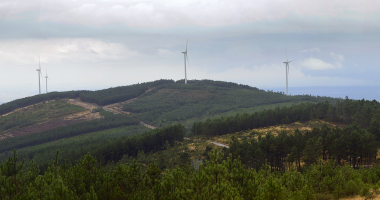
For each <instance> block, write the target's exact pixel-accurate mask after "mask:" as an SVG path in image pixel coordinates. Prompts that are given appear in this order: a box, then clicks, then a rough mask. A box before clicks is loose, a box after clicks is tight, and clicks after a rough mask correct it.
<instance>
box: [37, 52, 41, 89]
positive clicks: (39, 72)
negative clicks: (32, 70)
mask: <svg viewBox="0 0 380 200" xmlns="http://www.w3.org/2000/svg"><path fill="white" fill-rule="evenodd" d="M38 66H39V68H38V69H36V71H37V72H38V89H39V94H41V81H40V77H42V73H41V59H40V57H38Z"/></svg>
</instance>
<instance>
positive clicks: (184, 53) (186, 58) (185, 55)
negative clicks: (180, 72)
mask: <svg viewBox="0 0 380 200" xmlns="http://www.w3.org/2000/svg"><path fill="white" fill-rule="evenodd" d="M187 42H188V40H186V51H185V52H182V53H183V56H184V58H185V84H187V74H186V60H187V63H188V64H189V58H188V57H187Z"/></svg>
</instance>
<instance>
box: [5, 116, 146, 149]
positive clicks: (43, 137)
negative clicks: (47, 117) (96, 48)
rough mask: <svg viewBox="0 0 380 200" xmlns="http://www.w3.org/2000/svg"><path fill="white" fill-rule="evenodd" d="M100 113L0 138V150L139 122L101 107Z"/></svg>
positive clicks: (18, 147) (23, 146)
mask: <svg viewBox="0 0 380 200" xmlns="http://www.w3.org/2000/svg"><path fill="white" fill-rule="evenodd" d="M100 114H101V115H102V116H103V118H101V119H95V120H91V121H84V122H79V123H76V124H72V125H69V126H64V127H58V128H54V129H50V130H46V131H42V132H38V133H32V134H30V135H25V136H20V137H14V138H8V139H6V140H1V141H0V152H1V153H2V152H5V151H10V150H13V149H20V148H25V147H28V146H34V145H38V144H43V143H46V142H50V141H54V140H59V139H62V138H67V137H73V136H76V135H81V134H85V133H91V132H95V131H100V130H106V129H110V128H115V127H120V126H128V125H138V124H139V123H140V121H139V120H137V119H136V118H133V117H131V116H129V115H115V114H113V113H110V112H107V111H104V110H102V109H100Z"/></svg>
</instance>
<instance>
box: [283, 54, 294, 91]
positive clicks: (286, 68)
mask: <svg viewBox="0 0 380 200" xmlns="http://www.w3.org/2000/svg"><path fill="white" fill-rule="evenodd" d="M290 62H292V61H289V60H288V53H286V61H285V62H284V63H285V70H286V96H288V95H289V94H288V76H289V63H290Z"/></svg>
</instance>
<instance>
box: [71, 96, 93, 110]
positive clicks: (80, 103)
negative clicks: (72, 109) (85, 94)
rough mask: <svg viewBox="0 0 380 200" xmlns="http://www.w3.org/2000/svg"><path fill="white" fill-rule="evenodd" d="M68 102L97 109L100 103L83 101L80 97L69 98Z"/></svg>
mask: <svg viewBox="0 0 380 200" xmlns="http://www.w3.org/2000/svg"><path fill="white" fill-rule="evenodd" d="M68 102H69V103H71V104H73V105H77V106H82V107H83V108H86V109H89V110H92V109H96V108H98V107H99V106H98V105H96V104H94V103H87V102H83V101H81V100H80V98H76V99H69V101H68Z"/></svg>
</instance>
